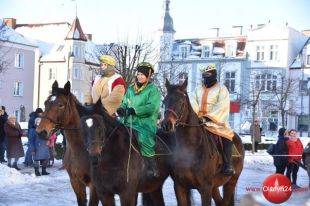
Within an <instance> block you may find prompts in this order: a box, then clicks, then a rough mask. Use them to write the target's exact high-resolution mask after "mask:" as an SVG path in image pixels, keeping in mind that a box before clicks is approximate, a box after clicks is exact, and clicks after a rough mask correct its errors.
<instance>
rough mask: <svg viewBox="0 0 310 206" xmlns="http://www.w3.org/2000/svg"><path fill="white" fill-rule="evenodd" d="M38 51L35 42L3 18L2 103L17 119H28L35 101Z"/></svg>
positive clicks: (0, 33)
mask: <svg viewBox="0 0 310 206" xmlns="http://www.w3.org/2000/svg"><path fill="white" fill-rule="evenodd" d="M6 23H8V24H9V22H6ZM11 23H14V21H13V22H11ZM39 53H40V52H39V48H38V46H37V45H36V44H34V43H33V42H31V40H30V39H28V38H25V37H24V36H22V35H20V34H19V33H18V32H16V31H15V30H14V29H12V28H11V27H9V26H7V25H6V24H5V21H3V20H1V19H0V69H1V71H0V105H4V106H5V107H6V111H7V113H8V114H9V115H11V114H14V115H15V116H16V117H17V119H18V121H26V118H27V116H28V113H29V112H30V111H33V108H34V105H35V103H36V99H35V98H34V96H35V90H34V88H35V83H34V82H35V78H36V73H35V67H36V66H37V65H38V64H37V60H38V58H39Z"/></svg>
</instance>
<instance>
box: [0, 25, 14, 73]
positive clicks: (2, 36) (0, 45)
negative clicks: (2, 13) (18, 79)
mask: <svg viewBox="0 0 310 206" xmlns="http://www.w3.org/2000/svg"><path fill="white" fill-rule="evenodd" d="M7 30H8V27H7V26H6V24H5V23H4V22H3V21H0V73H3V72H5V71H6V70H7V69H8V66H9V64H10V62H11V61H12V60H11V59H10V58H9V55H8V54H9V51H10V47H8V46H5V45H4V44H5V43H7V42H8V40H9V39H8V36H7V34H6V31H7Z"/></svg>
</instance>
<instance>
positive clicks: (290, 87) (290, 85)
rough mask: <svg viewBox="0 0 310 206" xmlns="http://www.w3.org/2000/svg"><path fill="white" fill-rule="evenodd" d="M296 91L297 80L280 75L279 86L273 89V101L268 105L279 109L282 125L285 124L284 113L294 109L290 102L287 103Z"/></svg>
mask: <svg viewBox="0 0 310 206" xmlns="http://www.w3.org/2000/svg"><path fill="white" fill-rule="evenodd" d="M296 91H298V82H297V80H295V79H290V78H289V79H286V78H285V76H284V75H282V76H281V79H280V84H279V86H278V87H277V88H276V89H275V90H274V91H273V92H274V96H273V97H272V99H273V101H271V104H269V106H271V107H273V108H276V109H277V110H278V111H280V114H281V122H282V126H283V127H284V126H286V123H287V122H286V118H285V117H286V114H287V113H290V112H292V111H293V110H294V107H293V105H292V104H290V105H289V104H288V102H289V100H291V99H294V100H295V99H296V98H294V97H295V95H296Z"/></svg>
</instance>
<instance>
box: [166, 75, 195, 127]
mask: <svg viewBox="0 0 310 206" xmlns="http://www.w3.org/2000/svg"><path fill="white" fill-rule="evenodd" d="M186 88H187V79H186V80H185V81H184V83H183V84H182V85H171V84H170V82H169V81H168V80H167V79H166V89H167V95H166V97H165V99H164V102H163V103H164V106H165V113H164V119H163V121H162V128H163V129H164V130H165V131H174V130H175V127H176V126H178V124H180V123H183V122H186V119H187V116H188V114H189V110H188V108H189V107H190V103H189V99H188V96H187V92H186Z"/></svg>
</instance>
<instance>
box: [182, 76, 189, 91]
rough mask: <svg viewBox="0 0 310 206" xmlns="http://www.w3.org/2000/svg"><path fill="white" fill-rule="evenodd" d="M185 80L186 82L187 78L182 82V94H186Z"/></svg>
mask: <svg viewBox="0 0 310 206" xmlns="http://www.w3.org/2000/svg"><path fill="white" fill-rule="evenodd" d="M187 80H188V78H187V77H186V79H185V81H184V82H183V84H182V86H181V89H182V91H183V92H186V90H187Z"/></svg>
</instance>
